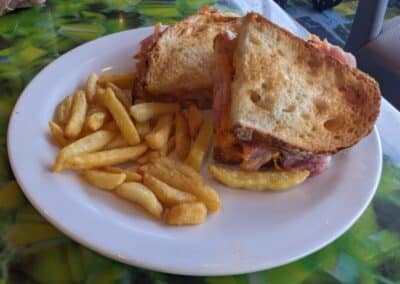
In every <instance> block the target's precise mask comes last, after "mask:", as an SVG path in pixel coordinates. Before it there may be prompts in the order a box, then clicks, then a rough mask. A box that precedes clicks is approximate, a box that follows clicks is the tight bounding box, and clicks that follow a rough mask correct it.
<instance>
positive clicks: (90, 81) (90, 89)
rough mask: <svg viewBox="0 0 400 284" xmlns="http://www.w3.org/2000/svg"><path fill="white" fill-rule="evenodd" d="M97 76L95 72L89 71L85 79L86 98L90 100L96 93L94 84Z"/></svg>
mask: <svg viewBox="0 0 400 284" xmlns="http://www.w3.org/2000/svg"><path fill="white" fill-rule="evenodd" d="M98 78H99V77H98V76H97V74H96V73H91V74H90V75H89V77H88V78H87V80H86V99H87V101H88V102H91V101H92V100H93V98H94V96H95V95H96V85H97V80H98Z"/></svg>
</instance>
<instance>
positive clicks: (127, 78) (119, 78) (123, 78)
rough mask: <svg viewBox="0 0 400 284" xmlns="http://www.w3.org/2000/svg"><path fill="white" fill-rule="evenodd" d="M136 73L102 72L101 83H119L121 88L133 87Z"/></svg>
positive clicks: (103, 84)
mask: <svg viewBox="0 0 400 284" xmlns="http://www.w3.org/2000/svg"><path fill="white" fill-rule="evenodd" d="M133 81H134V75H133V74H130V73H115V74H102V75H101V76H100V78H99V84H100V85H102V86H105V84H107V82H111V83H113V84H115V85H117V86H118V87H119V88H121V89H132V86H133Z"/></svg>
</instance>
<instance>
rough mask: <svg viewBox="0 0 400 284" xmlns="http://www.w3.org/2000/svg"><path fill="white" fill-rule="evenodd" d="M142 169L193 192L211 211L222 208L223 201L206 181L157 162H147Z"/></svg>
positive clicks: (172, 184)
mask: <svg viewBox="0 0 400 284" xmlns="http://www.w3.org/2000/svg"><path fill="white" fill-rule="evenodd" d="M140 170H141V171H143V172H146V171H147V172H148V173H149V174H151V175H153V176H155V177H156V178H158V179H160V180H161V181H163V182H165V183H167V184H169V185H170V186H172V187H175V188H177V189H179V190H182V191H185V192H189V193H191V194H193V195H194V196H196V197H197V199H198V200H199V201H202V202H204V204H205V205H206V207H207V209H208V210H209V211H210V212H216V211H218V210H219V209H220V208H221V201H220V199H219V196H218V193H217V192H216V191H215V190H214V189H212V188H211V187H209V186H207V185H205V184H204V182H201V183H199V182H198V181H197V180H193V179H190V178H189V177H188V176H186V175H184V174H183V173H181V172H180V171H178V170H177V169H170V168H168V167H166V166H164V165H162V164H160V163H157V162H156V163H154V164H147V165H146V166H144V168H141V169H140ZM200 177H201V176H200Z"/></svg>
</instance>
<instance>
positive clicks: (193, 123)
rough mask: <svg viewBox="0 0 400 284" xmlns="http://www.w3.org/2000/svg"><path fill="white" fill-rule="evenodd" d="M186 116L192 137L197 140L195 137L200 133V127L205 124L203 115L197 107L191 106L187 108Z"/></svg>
mask: <svg viewBox="0 0 400 284" xmlns="http://www.w3.org/2000/svg"><path fill="white" fill-rule="evenodd" d="M185 115H186V120H187V121H188V123H189V132H190V137H192V138H195V136H196V135H197V133H198V132H199V129H200V125H201V124H202V123H203V114H202V113H201V112H200V110H199V109H198V108H197V107H196V105H194V104H191V105H189V107H188V108H187V110H186V112H185Z"/></svg>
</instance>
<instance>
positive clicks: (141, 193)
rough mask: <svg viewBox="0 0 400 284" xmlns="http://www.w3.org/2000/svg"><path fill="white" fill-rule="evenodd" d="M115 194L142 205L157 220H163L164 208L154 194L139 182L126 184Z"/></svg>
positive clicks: (117, 189)
mask: <svg viewBox="0 0 400 284" xmlns="http://www.w3.org/2000/svg"><path fill="white" fill-rule="evenodd" d="M115 193H116V194H117V195H118V196H120V197H122V198H124V199H127V200H129V201H132V202H134V203H136V204H138V205H140V206H141V207H142V208H143V209H145V210H146V211H147V212H149V213H150V214H151V215H153V216H154V217H155V218H157V219H161V217H162V212H163V207H162V205H161V203H160V201H158V199H157V197H156V196H155V195H154V193H153V192H152V191H151V190H150V189H148V188H147V187H146V186H144V185H143V184H141V183H138V182H125V183H123V184H121V185H120V186H118V187H117V188H116V189H115Z"/></svg>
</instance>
